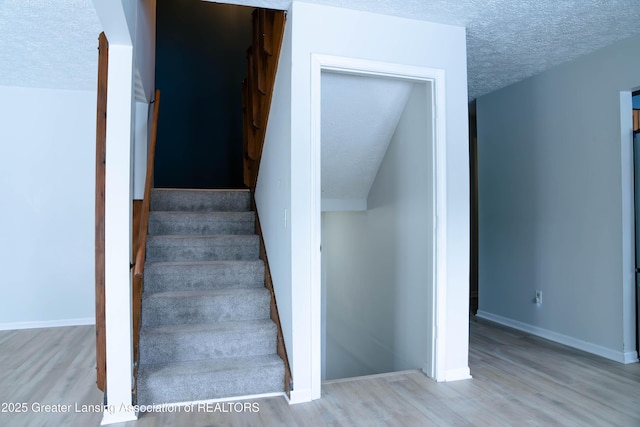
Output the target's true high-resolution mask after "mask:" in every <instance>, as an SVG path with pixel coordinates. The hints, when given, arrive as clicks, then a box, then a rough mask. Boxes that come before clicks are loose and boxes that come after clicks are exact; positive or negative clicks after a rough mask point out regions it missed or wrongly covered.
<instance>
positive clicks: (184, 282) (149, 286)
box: [144, 261, 264, 292]
mask: <svg viewBox="0 0 640 427" xmlns="http://www.w3.org/2000/svg"><path fill="white" fill-rule="evenodd" d="M263 286H264V263H262V261H250V262H233V263H232V262H229V263H226V264H224V265H208V264H188V265H176V264H170V265H162V264H160V265H158V264H153V263H151V264H148V265H147V266H145V270H144V289H145V292H165V291H176V290H185V291H193V290H205V289H223V288H253V287H256V288H257V287H263Z"/></svg>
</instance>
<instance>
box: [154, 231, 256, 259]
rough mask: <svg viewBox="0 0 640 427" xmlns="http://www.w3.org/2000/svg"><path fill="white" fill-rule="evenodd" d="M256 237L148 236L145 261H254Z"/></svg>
mask: <svg viewBox="0 0 640 427" xmlns="http://www.w3.org/2000/svg"><path fill="white" fill-rule="evenodd" d="M259 255H260V246H259V241H258V237H257V236H235V237H233V238H227V237H225V238H218V237H211V238H186V237H185V238H171V237H162V236H151V237H149V239H148V240H147V261H149V262H158V261H172V262H176V261H222V260H236V261H250V260H257V259H258V257H259Z"/></svg>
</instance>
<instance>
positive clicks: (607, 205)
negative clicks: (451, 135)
mask: <svg viewBox="0 0 640 427" xmlns="http://www.w3.org/2000/svg"><path fill="white" fill-rule="evenodd" d="M638 69H640V37H634V38H631V39H627V40H625V41H622V42H620V43H617V44H615V45H613V46H611V47H608V48H605V49H602V50H599V51H597V52H595V53H593V54H591V55H589V56H586V57H583V58H581V59H578V60H575V61H572V62H569V63H566V64H563V65H561V66H559V67H556V68H554V69H552V70H551V71H548V72H545V73H543V74H540V75H538V76H535V77H532V78H529V79H527V80H524V81H522V82H520V83H517V84H514V85H512V86H509V87H507V88H505V89H502V90H499V91H496V92H494V93H491V94H489V95H486V96H483V97H480V98H478V100H477V120H478V122H477V125H478V167H479V178H478V179H479V295H480V297H479V299H480V301H479V309H480V314H481V315H485V316H488V317H492V318H494V319H497V320H499V321H503V322H505V323H508V324H511V325H512V326H516V327H520V328H523V329H529V330H531V331H533V332H536V333H539V334H541V335H546V336H548V337H551V338H553V339H557V340H559V341H562V342H565V343H567V344H570V345H574V346H577V347H580V348H583V349H586V350H588V351H592V352H594V353H598V354H601V355H603V356H606V357H610V358H613V359H616V360H623V359H624V358H625V357H629V356H630V355H631V352H632V350H635V338H631V336H632V334H631V332H635V331H630V330H629V328H633V326H632V325H631V326H629V325H630V322H631V315H633V319H635V314H634V313H630V311H632V310H633V308H630V307H631V306H630V304H629V297H630V292H632V289H633V288H632V285H631V284H630V281H632V280H633V279H632V277H633V271H632V269H631V267H630V266H629V265H628V259H629V257H632V256H633V247H632V245H630V244H629V239H633V234H632V233H633V228H631V229H629V228H628V226H629V224H628V221H627V219H628V218H629V214H630V211H629V208H630V203H629V200H628V198H629V197H630V195H629V185H630V183H631V181H630V180H631V173H630V171H631V169H630V160H629V159H630V152H629V147H630V138H631V129H630V113H629V111H630V108H631V95H630V91H632V90H634V89H637V88H638V87H640V74H639V73H638V71H637V70H638ZM621 92H624V93H623V94H622V95H621ZM523 99H526V100H527V102H524V103H523V102H522V100H523ZM623 105H624V110H625V112H624V114H625V116H624V117H621V113H620V111H621V108H623V107H622V106H623ZM627 115H628V116H629V119H627V117H626V116H627ZM627 122H628V123H629V125H628V126H629V129H627V128H626V126H627V124H626V123H627ZM621 135H622V136H621ZM536 289H539V290H541V291H542V292H543V302H542V304H541V305H537V304H535V303H534V302H533V299H534V293H535V290H536Z"/></svg>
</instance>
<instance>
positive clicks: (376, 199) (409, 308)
mask: <svg viewBox="0 0 640 427" xmlns="http://www.w3.org/2000/svg"><path fill="white" fill-rule="evenodd" d="M312 62H313V63H314V66H312V69H313V71H314V77H313V78H312V92H313V94H312V99H317V100H321V102H312V152H313V153H314V154H315V156H314V158H315V159H316V160H315V161H314V162H312V176H313V177H314V178H315V179H314V181H315V185H313V186H312V189H313V190H314V191H315V193H316V194H313V195H312V200H314V201H315V202H316V203H317V206H316V208H317V210H313V211H314V212H318V217H317V218H316V220H317V224H315V225H317V228H316V230H317V231H318V232H317V233H312V235H313V237H312V238H313V239H317V243H318V246H321V255H320V253H318V255H319V259H318V260H317V261H318V263H317V264H316V265H317V266H318V271H317V272H316V274H313V275H312V277H313V278H317V279H318V283H313V284H312V286H318V288H319V289H318V290H320V292H319V294H320V295H321V296H322V298H321V304H320V306H319V307H317V309H318V311H317V314H318V316H314V321H317V322H318V323H317V324H316V325H315V326H316V329H315V330H316V331H317V332H318V333H319V335H320V336H321V343H318V344H320V348H319V350H321V355H322V357H321V363H320V365H321V369H320V371H321V375H320V376H321V379H322V380H330V379H338V378H348V377H355V376H362V375H369V374H378V373H386V372H395V371H401V370H407V369H422V371H423V372H424V373H425V374H427V375H428V376H429V377H431V378H433V379H435V380H444V366H443V365H444V363H438V362H439V361H443V360H444V345H438V344H439V342H438V341H439V340H443V339H444V337H443V336H440V337H438V336H437V334H436V333H435V328H436V325H438V327H439V329H440V328H441V327H443V326H444V307H445V304H444V302H445V292H444V290H445V287H444V277H443V273H442V272H443V271H444V265H441V263H443V262H444V259H443V258H444V257H443V256H438V255H439V254H441V253H443V245H444V236H443V235H441V233H442V229H441V228H439V227H436V221H435V219H436V216H438V217H440V218H445V215H444V212H443V211H444V207H445V203H444V198H443V196H444V194H443V193H444V190H443V187H441V185H442V184H443V183H444V178H443V177H444V170H443V168H444V161H443V159H442V158H441V157H443V156H444V147H443V146H442V145H440V144H444V137H443V135H442V132H443V129H444V122H443V121H441V120H442V119H443V118H444V117H443V116H444V112H443V111H442V110H438V107H439V106H442V105H444V102H439V101H440V98H439V97H440V96H441V97H442V99H444V98H443V97H444V84H443V83H444V81H443V75H442V72H441V70H431V69H423V68H415V67H403V66H398V65H395V64H383V63H373V62H370V61H362V60H353V59H348V58H336V57H327V56H321V55H314V58H313V60H312ZM314 95H315V96H314ZM318 104H319V105H318ZM436 110H438V112H439V113H440V114H442V116H440V117H439V115H438V114H437V113H436ZM314 167H315V168H314ZM314 196H315V197H314ZM320 243H321V245H320ZM313 245H314V242H312V247H313ZM318 374H320V372H318Z"/></svg>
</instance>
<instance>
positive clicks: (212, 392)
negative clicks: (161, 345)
mask: <svg viewBox="0 0 640 427" xmlns="http://www.w3.org/2000/svg"><path fill="white" fill-rule="evenodd" d="M283 378H284V363H283V361H282V359H280V358H279V357H278V356H277V355H275V354H273V355H269V356H251V357H238V358H229V359H213V360H207V361H197V362H181V363H171V364H159V365H148V366H140V368H139V369H138V388H137V390H138V393H137V395H138V404H140V405H149V404H152V403H156V404H158V403H178V402H192V401H199V400H208V399H217V398H223V397H233V396H245V395H251V394H261V393H272V392H274V391H281V390H282V389H283V382H284V380H283Z"/></svg>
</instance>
